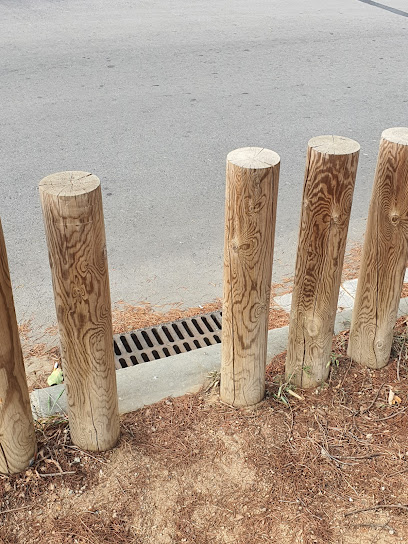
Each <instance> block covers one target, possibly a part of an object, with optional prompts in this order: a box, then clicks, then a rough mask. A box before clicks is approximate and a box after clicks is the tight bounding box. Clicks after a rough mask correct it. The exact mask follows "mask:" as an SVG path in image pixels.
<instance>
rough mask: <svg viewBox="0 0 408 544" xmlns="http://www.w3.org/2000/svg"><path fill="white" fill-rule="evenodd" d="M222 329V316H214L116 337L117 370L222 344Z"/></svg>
mask: <svg viewBox="0 0 408 544" xmlns="http://www.w3.org/2000/svg"><path fill="white" fill-rule="evenodd" d="M221 329H222V312H213V313H211V314H204V315H199V316H194V317H192V318H185V319H182V320H179V321H174V322H172V323H165V324H163V325H155V326H154V327H149V328H146V329H142V330H138V331H132V332H129V333H122V334H115V335H114V337H113V340H114V354H115V366H116V368H117V369H120V368H126V367H128V366H135V365H138V364H143V363H148V362H149V361H156V360H158V359H164V358H166V357H170V356H171V355H178V354H180V353H185V352H188V351H192V350H196V349H200V348H203V347H206V346H211V345H214V344H219V343H221Z"/></svg>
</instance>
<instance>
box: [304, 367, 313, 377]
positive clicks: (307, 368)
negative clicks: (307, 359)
mask: <svg viewBox="0 0 408 544" xmlns="http://www.w3.org/2000/svg"><path fill="white" fill-rule="evenodd" d="M302 370H303V372H304V373H305V374H307V375H308V376H311V374H312V369H311V368H310V366H304V367H303V368H302Z"/></svg>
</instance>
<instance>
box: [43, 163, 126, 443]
mask: <svg viewBox="0 0 408 544" xmlns="http://www.w3.org/2000/svg"><path fill="white" fill-rule="evenodd" d="M40 197H41V205H42V209H43V215H44V223H45V231H46V236H47V243H48V253H49V259H50V266H51V271H52V282H53V287H54V297H55V306H56V311H57V319H58V326H59V333H60V339H61V351H62V368H63V372H64V379H65V384H66V391H67V399H68V418H69V425H70V431H71V437H72V440H73V442H74V444H76V445H77V446H79V447H80V448H82V449H84V450H93V451H104V450H107V449H110V448H112V447H114V446H115V444H116V442H117V440H118V437H119V415H118V398H117V391H116V375H115V366H114V355H113V335H112V314H111V302H110V293H109V278H108V262H107V255H106V241H105V227H104V220H103V210H102V195H101V188H100V182H99V179H98V178H97V177H96V176H94V175H92V174H88V173H87V172H60V173H57V174H53V175H51V176H48V177H46V178H44V179H43V180H42V181H41V183H40Z"/></svg>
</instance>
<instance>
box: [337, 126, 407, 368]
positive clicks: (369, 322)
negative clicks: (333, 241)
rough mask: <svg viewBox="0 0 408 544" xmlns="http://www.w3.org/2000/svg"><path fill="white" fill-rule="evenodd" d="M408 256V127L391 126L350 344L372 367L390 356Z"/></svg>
mask: <svg viewBox="0 0 408 544" xmlns="http://www.w3.org/2000/svg"><path fill="white" fill-rule="evenodd" d="M407 260H408V128H390V129H388V130H385V131H384V132H383V133H382V136H381V142H380V150H379V154H378V161H377V169H376V173H375V179H374V187H373V193H372V197H371V203H370V209H369V213H368V221H367V228H366V234H365V241H364V248H363V255H362V260H361V268H360V274H359V278H358V285H357V293H356V299H355V303H354V310H353V318H352V323H351V330H350V340H349V346H348V355H349V356H350V357H351V358H352V359H354V360H355V361H357V362H358V363H360V364H363V365H366V366H368V367H370V368H381V367H383V366H385V365H386V364H387V363H388V360H389V358H390V354H391V345H392V338H393V327H394V325H395V322H396V320H397V312H398V304H399V300H400V296H401V290H402V285H403V281H404V273H405V267H406V263H407Z"/></svg>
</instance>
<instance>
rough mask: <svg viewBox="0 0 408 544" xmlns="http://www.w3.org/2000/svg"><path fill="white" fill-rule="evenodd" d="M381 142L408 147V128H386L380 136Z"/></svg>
mask: <svg viewBox="0 0 408 544" xmlns="http://www.w3.org/2000/svg"><path fill="white" fill-rule="evenodd" d="M381 139H382V140H387V141H388V142H393V143H394V144H400V145H408V128H407V127H394V128H387V130H384V131H383V133H382V134H381Z"/></svg>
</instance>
